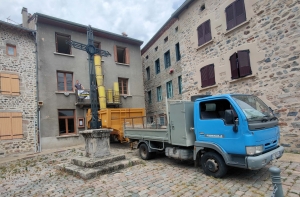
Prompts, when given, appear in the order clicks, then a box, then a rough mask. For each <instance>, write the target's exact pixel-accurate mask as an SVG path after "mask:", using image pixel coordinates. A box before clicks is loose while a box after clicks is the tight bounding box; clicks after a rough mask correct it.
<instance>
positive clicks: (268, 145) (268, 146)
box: [265, 140, 277, 151]
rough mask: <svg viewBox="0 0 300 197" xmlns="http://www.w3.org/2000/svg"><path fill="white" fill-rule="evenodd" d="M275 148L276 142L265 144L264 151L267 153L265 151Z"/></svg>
mask: <svg viewBox="0 0 300 197" xmlns="http://www.w3.org/2000/svg"><path fill="white" fill-rule="evenodd" d="M276 146H277V140H274V141H272V142H269V143H266V144H265V150H266V151H267V150H270V149H273V148H274V147H276Z"/></svg>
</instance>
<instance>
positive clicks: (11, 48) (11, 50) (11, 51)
mask: <svg viewBox="0 0 300 197" xmlns="http://www.w3.org/2000/svg"><path fill="white" fill-rule="evenodd" d="M6 55H9V56H17V49H16V46H15V45H11V44H6Z"/></svg>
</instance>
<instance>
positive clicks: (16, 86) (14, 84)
mask: <svg viewBox="0 0 300 197" xmlns="http://www.w3.org/2000/svg"><path fill="white" fill-rule="evenodd" d="M10 77H11V95H20V80H19V76H18V75H11V76H10Z"/></svg>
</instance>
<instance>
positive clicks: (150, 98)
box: [148, 90, 152, 104]
mask: <svg viewBox="0 0 300 197" xmlns="http://www.w3.org/2000/svg"><path fill="white" fill-rule="evenodd" d="M148 103H149V104H150V103H152V95H151V90H150V91H148Z"/></svg>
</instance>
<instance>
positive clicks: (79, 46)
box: [66, 40, 87, 51]
mask: <svg viewBox="0 0 300 197" xmlns="http://www.w3.org/2000/svg"><path fill="white" fill-rule="evenodd" d="M66 43H67V44H69V45H71V46H72V47H74V48H75V49H79V50H82V51H86V46H87V45H86V44H82V43H79V42H76V41H73V40H67V41H66Z"/></svg>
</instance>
